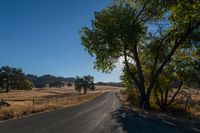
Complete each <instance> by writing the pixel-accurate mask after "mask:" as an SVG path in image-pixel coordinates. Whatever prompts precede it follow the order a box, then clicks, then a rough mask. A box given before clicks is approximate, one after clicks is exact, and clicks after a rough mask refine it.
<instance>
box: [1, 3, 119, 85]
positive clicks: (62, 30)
mask: <svg viewBox="0 0 200 133" xmlns="http://www.w3.org/2000/svg"><path fill="white" fill-rule="evenodd" d="M108 4H109V0H0V66H4V65H9V66H12V67H19V68H22V69H23V71H24V72H25V73H30V74H36V75H43V74H52V75H55V76H64V77H71V76H73V77H74V76H77V75H78V76H83V75H88V74H90V75H92V76H94V77H95V81H107V82H108V81H119V76H120V74H121V71H120V68H117V69H115V70H114V71H113V72H112V73H111V74H102V73H101V72H97V70H94V69H93V61H94V58H92V57H90V55H89V54H88V53H87V52H86V51H84V47H83V46H82V45H81V42H80V35H79V31H80V29H81V27H83V26H90V24H91V19H92V18H93V16H94V11H100V10H101V9H103V8H104V7H106V6H107V5H108Z"/></svg>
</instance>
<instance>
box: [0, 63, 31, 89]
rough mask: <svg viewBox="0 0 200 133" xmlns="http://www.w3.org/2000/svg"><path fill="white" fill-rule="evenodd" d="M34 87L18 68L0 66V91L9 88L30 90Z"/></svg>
mask: <svg viewBox="0 0 200 133" xmlns="http://www.w3.org/2000/svg"><path fill="white" fill-rule="evenodd" d="M33 87H34V85H33V84H32V82H31V81H29V80H28V79H27V78H26V77H25V74H24V73H23V72H22V70H21V69H19V68H12V67H9V66H3V67H1V68H0V92H9V90H31V89H32V88H33Z"/></svg>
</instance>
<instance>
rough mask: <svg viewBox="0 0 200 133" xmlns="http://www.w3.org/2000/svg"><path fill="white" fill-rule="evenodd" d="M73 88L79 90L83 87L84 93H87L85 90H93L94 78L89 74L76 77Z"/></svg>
mask: <svg viewBox="0 0 200 133" xmlns="http://www.w3.org/2000/svg"><path fill="white" fill-rule="evenodd" d="M74 85H75V89H76V90H77V91H79V92H81V90H82V89H83V91H84V94H86V93H87V90H88V89H90V90H94V89H95V86H94V78H93V77H92V76H90V75H88V76H84V77H83V78H80V77H77V78H76V80H75V83H74Z"/></svg>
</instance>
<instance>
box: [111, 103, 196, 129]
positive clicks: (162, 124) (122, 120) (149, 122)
mask: <svg viewBox="0 0 200 133" xmlns="http://www.w3.org/2000/svg"><path fill="white" fill-rule="evenodd" d="M112 119H116V121H117V123H118V124H120V125H121V127H122V129H123V131H125V132H126V133H195V131H191V130H188V129H185V128H178V127H177V125H176V124H174V123H171V122H168V121H161V120H159V119H153V118H149V117H145V116H140V115H139V114H138V113H136V112H134V111H132V110H129V109H127V108H125V107H121V108H119V109H118V110H116V111H115V112H112Z"/></svg>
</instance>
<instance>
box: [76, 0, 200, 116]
mask: <svg viewBox="0 0 200 133" xmlns="http://www.w3.org/2000/svg"><path fill="white" fill-rule="evenodd" d="M199 9H200V1H199V0H189V1H188V0H176V1H174V0H168V1H162V0H114V1H113V4H112V5H110V6H108V7H106V8H105V9H103V10H102V11H100V12H95V17H94V19H93V20H92V24H91V27H90V28H88V27H83V28H82V30H81V32H80V35H81V39H82V44H83V46H84V47H85V48H86V50H87V52H88V53H89V54H90V55H92V56H94V57H95V59H96V61H95V63H94V67H95V68H96V69H97V70H102V72H105V73H109V72H111V71H112V70H113V69H114V68H115V67H116V63H117V62H118V61H119V60H122V61H123V64H124V67H123V70H122V71H123V74H122V76H121V79H122V82H123V85H124V86H125V87H126V88H127V90H126V91H125V92H126V94H127V95H128V99H129V100H130V101H131V102H132V103H134V105H135V106H137V107H139V108H141V109H144V110H157V109H158V110H159V111H161V112H173V111H174V113H176V112H179V111H180V110H182V109H183V108H186V109H184V110H186V112H187V107H188V106H191V108H190V109H192V111H195V112H197V113H194V114H199V112H200V108H199V106H200V105H199V103H200V101H199V100H198V97H199V91H198V89H199V88H200V36H199V35H200V10H199ZM194 92H195V93H194ZM194 95H196V96H194ZM194 97H196V99H193V98H194ZM192 100H193V101H192ZM179 102H180V103H184V104H178V103H179ZM182 105H183V106H182ZM179 113H180V112H179ZM193 118H194V117H193Z"/></svg>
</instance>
